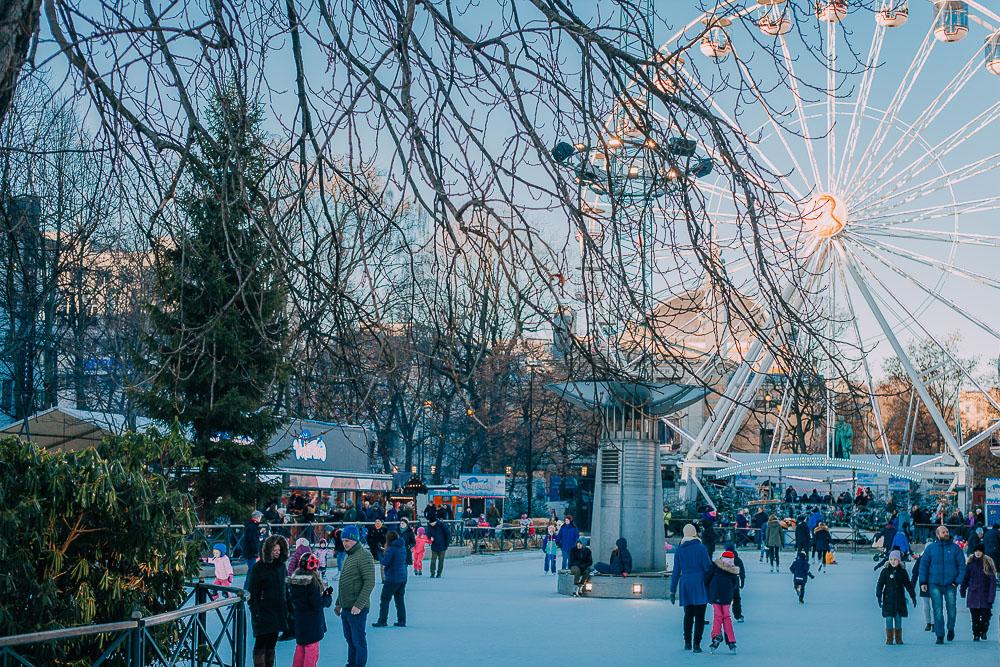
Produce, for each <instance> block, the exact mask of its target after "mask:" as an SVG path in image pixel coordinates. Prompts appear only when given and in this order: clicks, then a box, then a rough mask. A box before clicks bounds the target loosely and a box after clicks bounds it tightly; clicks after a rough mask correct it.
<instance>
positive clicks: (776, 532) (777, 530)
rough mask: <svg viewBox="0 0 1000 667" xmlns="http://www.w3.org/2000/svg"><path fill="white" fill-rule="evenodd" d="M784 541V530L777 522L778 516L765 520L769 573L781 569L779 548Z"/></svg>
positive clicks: (774, 515) (773, 515)
mask: <svg viewBox="0 0 1000 667" xmlns="http://www.w3.org/2000/svg"><path fill="white" fill-rule="evenodd" d="M784 541H785V528H784V526H782V525H781V522H780V521H778V515H777V514H772V515H771V516H770V518H768V520H767V537H766V538H765V543H766V544H767V562H768V564H769V565H770V566H771V572H777V571H778V568H779V567H781V546H782V544H783V543H784Z"/></svg>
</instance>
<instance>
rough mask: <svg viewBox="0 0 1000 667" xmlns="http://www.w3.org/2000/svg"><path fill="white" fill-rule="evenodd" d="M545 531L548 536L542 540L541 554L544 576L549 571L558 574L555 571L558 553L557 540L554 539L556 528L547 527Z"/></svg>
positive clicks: (556, 538) (557, 571)
mask: <svg viewBox="0 0 1000 667" xmlns="http://www.w3.org/2000/svg"><path fill="white" fill-rule="evenodd" d="M546 530H547V531H548V534H547V535H546V536H545V537H543V538H542V554H543V555H544V556H545V574H548V573H549V571H551V572H552V574H558V573H559V570H557V569H556V555H557V554H558V553H559V538H558V537H556V527H555V526H553V525H549V526H548V527H547V528H546Z"/></svg>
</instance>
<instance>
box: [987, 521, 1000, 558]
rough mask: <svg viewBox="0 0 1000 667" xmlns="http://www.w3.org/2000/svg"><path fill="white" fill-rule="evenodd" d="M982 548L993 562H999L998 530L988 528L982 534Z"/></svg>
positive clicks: (999, 534)
mask: <svg viewBox="0 0 1000 667" xmlns="http://www.w3.org/2000/svg"><path fill="white" fill-rule="evenodd" d="M983 549H984V550H985V551H986V555H987V556H989V557H990V558H992V559H993V562H994V563H1000V530H997V529H996V528H990V529H989V530H987V531H986V534H984V535H983Z"/></svg>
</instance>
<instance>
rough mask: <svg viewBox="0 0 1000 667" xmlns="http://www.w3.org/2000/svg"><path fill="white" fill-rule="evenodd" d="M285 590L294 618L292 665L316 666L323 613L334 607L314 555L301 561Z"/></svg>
mask: <svg viewBox="0 0 1000 667" xmlns="http://www.w3.org/2000/svg"><path fill="white" fill-rule="evenodd" d="M288 590H289V597H290V598H291V600H292V614H293V615H294V618H295V644H296V646H295V657H294V663H293V664H305V665H315V664H317V663H318V662H319V643H320V641H322V640H323V636H324V635H325V634H326V618H325V616H324V614H323V610H324V609H326V608H327V607H330V606H331V605H332V604H333V589H332V588H330V587H326V588H324V586H323V580H322V579H320V577H319V558H317V557H316V556H315V554H311V553H310V554H306V555H305V556H303V557H302V559H301V560H300V561H299V567H298V569H297V570H295V573H294V574H293V575H292V576H291V577H289V578H288Z"/></svg>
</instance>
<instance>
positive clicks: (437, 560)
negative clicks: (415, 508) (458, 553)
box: [427, 519, 451, 579]
mask: <svg viewBox="0 0 1000 667" xmlns="http://www.w3.org/2000/svg"><path fill="white" fill-rule="evenodd" d="M427 537H429V538H431V579H440V578H441V572H443V571H444V557H445V552H447V551H448V543H449V542H450V541H451V533H449V532H448V526H446V525H445V523H444V521H439V520H437V519H435V520H434V521H431V525H430V526H428V527H427Z"/></svg>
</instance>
